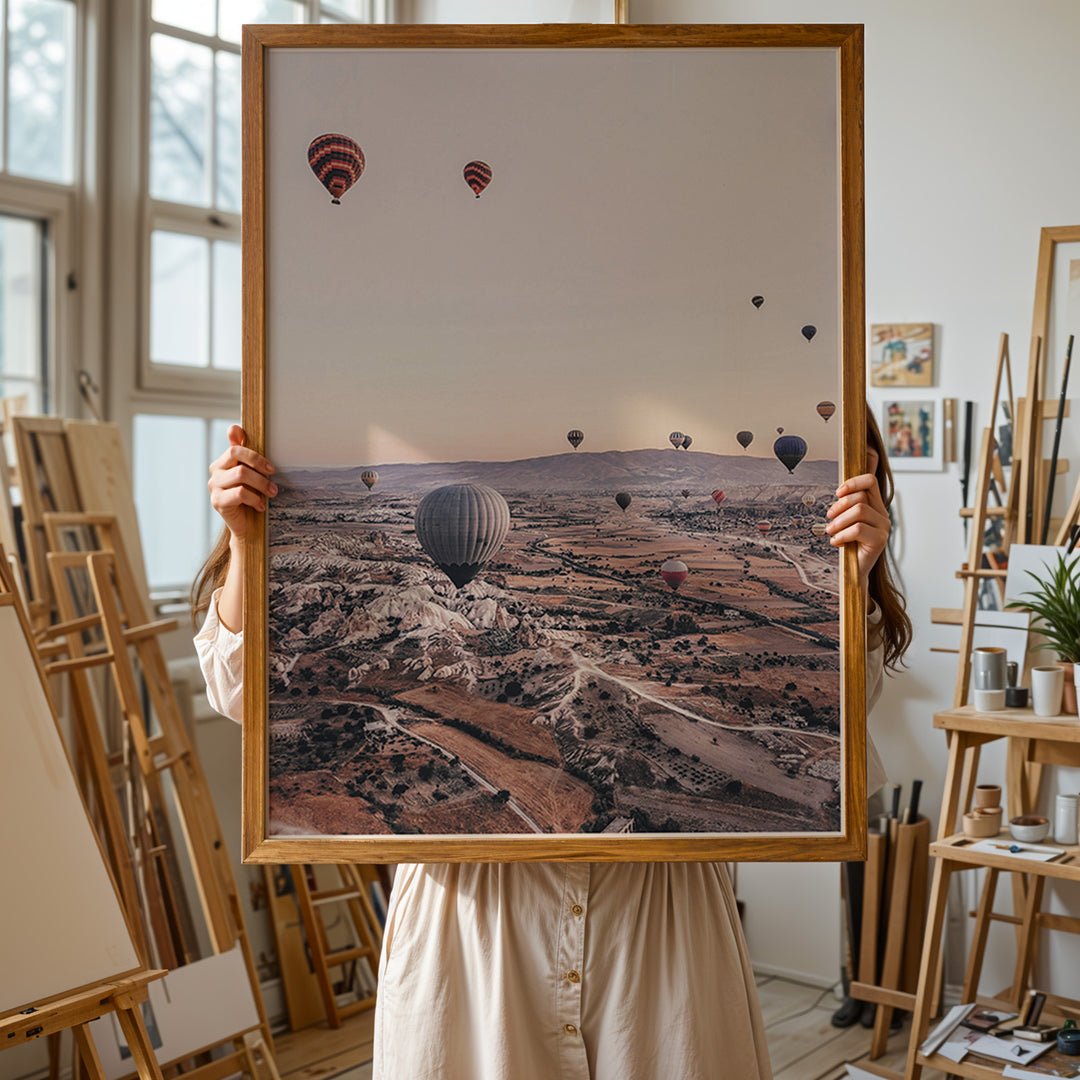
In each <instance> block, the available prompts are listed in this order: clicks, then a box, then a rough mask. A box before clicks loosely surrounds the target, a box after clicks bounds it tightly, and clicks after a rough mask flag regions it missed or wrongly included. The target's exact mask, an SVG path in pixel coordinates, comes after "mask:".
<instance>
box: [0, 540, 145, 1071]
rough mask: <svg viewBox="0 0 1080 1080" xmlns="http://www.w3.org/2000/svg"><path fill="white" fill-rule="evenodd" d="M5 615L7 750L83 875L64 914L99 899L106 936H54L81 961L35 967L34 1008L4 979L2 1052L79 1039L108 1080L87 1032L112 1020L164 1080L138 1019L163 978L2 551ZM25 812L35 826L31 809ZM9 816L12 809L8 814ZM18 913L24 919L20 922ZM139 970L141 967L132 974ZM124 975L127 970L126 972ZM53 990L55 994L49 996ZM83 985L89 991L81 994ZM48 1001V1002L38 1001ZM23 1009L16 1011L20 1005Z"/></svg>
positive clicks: (88, 1060)
mask: <svg viewBox="0 0 1080 1080" xmlns="http://www.w3.org/2000/svg"><path fill="white" fill-rule="evenodd" d="M0 611H3V613H4V627H5V637H4V641H5V642H6V650H7V651H8V652H9V653H11V654H15V655H7V656H5V659H6V660H7V662H8V663H12V664H15V663H16V662H17V661H18V665H17V666H15V667H14V671H15V684H16V685H15V686H13V687H7V688H6V689H7V692H8V693H9V694H11V693H14V694H15V699H14V700H15V703H16V704H15V706H14V707H15V709H16V710H18V714H17V715H11V716H9V717H8V719H9V720H10V722H11V727H10V729H9V740H10V739H11V738H14V739H15V746H16V747H17V748H21V749H22V750H23V751H24V755H23V756H22V757H21V758H19V759H18V760H16V761H15V763H14V764H15V766H16V767H21V768H22V769H23V770H27V769H29V770H30V776H31V777H32V778H34V781H33V782H32V783H31V790H32V791H34V792H38V791H39V790H40V789H41V788H42V786H43V785H41V784H40V783H38V782H37V777H39V776H40V777H44V776H47V777H48V781H49V783H48V790H47V791H45V790H40V798H41V800H42V801H41V806H40V808H39V809H43V808H45V807H46V806H49V805H51V806H55V807H59V808H60V809H59V810H58V811H56V813H57V814H58V815H59V816H57V817H53V818H50V819H49V820H48V821H47V823H43V821H42V820H41V819H42V818H44V817H45V814H44V813H42V814H41V817H40V818H39V821H38V828H39V829H42V828H44V829H47V830H48V831H47V833H46V836H45V837H44V843H45V844H46V845H49V844H50V842H59V841H60V840H61V838H63V840H64V843H66V845H67V851H68V857H69V859H70V858H74V859H76V860H77V861H78V864H79V872H80V873H81V874H82V881H81V882H80V884H82V885H83V888H84V890H85V891H84V893H83V894H82V895H81V896H80V894H79V892H78V891H77V890H74V891H72V892H71V893H70V897H69V900H68V901H67V902H68V905H69V906H68V908H67V909H65V911H66V912H67V913H68V914H74V913H75V912H76V911H77V910H78V909H79V907H80V905H81V904H83V903H87V902H91V901H89V900H88V898H87V896H88V894H90V895H92V896H93V898H94V899H93V901H92V903H93V904H94V905H95V906H94V907H93V909H92V910H93V912H94V924H93V925H94V929H95V930H97V931H99V932H100V933H101V934H102V935H103V937H102V938H101V940H100V941H95V942H92V943H91V942H89V941H88V939H87V936H86V935H85V934H83V933H80V932H78V931H72V930H69V929H68V927H66V926H61V927H60V928H58V929H57V930H55V931H54V933H55V934H57V935H58V936H59V937H60V939H61V943H62V947H64V946H66V947H67V948H68V949H73V948H74V947H75V946H76V944H77V945H78V949H79V951H80V953H81V955H80V956H79V957H78V958H77V959H72V958H69V957H68V956H67V955H66V953H64V952H62V953H61V955H59V956H56V957H55V958H54V960H55V963H56V968H57V969H58V972H59V973H58V974H57V973H53V972H51V971H50V972H49V974H48V975H46V976H40V975H38V974H37V972H36V967H37V965H35V971H34V972H33V973H32V974H30V976H29V977H30V979H31V981H32V982H35V983H36V987H37V989H36V991H27V993H28V995H29V996H30V1000H23V1001H22V1002H19V1003H18V1004H17V1005H15V1006H14V1007H10V1005H9V1003H10V1001H11V999H12V986H13V985H14V986H19V985H25V983H20V982H17V981H15V982H13V981H12V980H18V979H20V972H19V971H18V970H10V969H9V970H5V972H4V978H5V980H7V981H6V982H5V983H4V984H3V987H2V991H0V992H2V995H3V999H4V1000H3V1007H4V1009H3V1012H2V1013H0V1050H2V1049H4V1048H6V1047H11V1046H17V1045H21V1044H23V1043H25V1042H28V1041H29V1040H32V1039H38V1038H41V1037H43V1036H44V1037H46V1038H48V1039H50V1040H51V1039H52V1038H54V1037H55V1036H58V1035H59V1034H60V1033H61V1032H63V1031H65V1030H68V1029H71V1030H72V1031H73V1033H74V1036H75V1041H76V1045H77V1046H79V1047H80V1048H81V1049H82V1050H83V1052H84V1061H85V1065H86V1068H87V1070H88V1071H89V1074H90V1076H91V1077H92V1080H105V1077H104V1073H103V1071H102V1069H101V1063H100V1061H99V1060H98V1057H97V1054H96V1052H95V1051H94V1047H93V1040H92V1039H91V1037H90V1035H89V1032H88V1030H87V1024H89V1023H90V1021H92V1020H95V1019H97V1018H98V1017H100V1016H104V1015H106V1014H108V1013H114V1014H115V1015H116V1017H117V1019H118V1021H119V1023H120V1025H121V1028H122V1029H123V1031H124V1034H125V1037H126V1039H127V1041H128V1045H129V1048H130V1051H131V1055H132V1061H133V1063H134V1066H135V1068H136V1070H137V1072H138V1074H139V1076H141V1077H143V1078H144V1080H162V1074H161V1070H160V1068H159V1067H158V1063H157V1060H156V1058H155V1056H154V1051H153V1048H152V1046H151V1044H150V1038H149V1035H148V1034H147V1031H146V1027H145V1025H144V1023H143V1019H142V1015H141V1011H140V1010H141V1004H142V1002H143V1001H145V1000H146V997H147V985H148V984H149V983H150V982H152V981H154V980H155V979H158V978H160V977H162V976H163V975H164V974H165V972H163V971H155V970H152V969H149V968H147V967H146V966H145V965H143V964H139V963H138V960H139V955H138V951H137V949H136V947H135V943H134V941H133V940H132V939H131V936H130V933H131V922H130V920H129V919H128V915H127V911H126V909H125V908H124V905H123V904H122V903H121V900H120V896H119V894H118V893H117V891H116V884H115V881H113V880H112V879H111V878H110V877H109V875H108V871H107V868H106V864H105V862H104V853H103V852H102V850H101V847H100V844H97V842H96V836H95V834H94V832H93V829H92V827H91V823H90V821H89V815H87V813H86V807H85V804H84V803H82V802H81V800H80V798H79V794H78V786H77V784H76V782H75V778H74V774H73V772H72V771H71V770H70V760H67V759H66V758H65V754H64V751H63V740H62V738H61V736H60V731H59V727H58V725H57V723H56V713H55V710H54V708H53V705H52V701H51V699H50V697H49V692H48V683H47V679H46V675H45V672H44V669H43V668H42V666H41V662H40V660H39V659H38V657H37V654H36V652H35V650H34V648H33V634H32V631H31V627H30V621H29V618H28V616H27V614H26V612H25V610H24V608H23V605H22V603H21V600H20V598H19V595H18V593H17V592H16V591H15V586H14V581H13V578H12V576H11V573H10V571H9V569H8V561H7V555H6V553H5V551H4V549H3V547H0ZM13 619H14V622H13ZM20 635H21V637H20ZM27 675H28V676H29V677H28V679H27ZM20 676H21V677H20ZM38 722H41V723H42V724H44V725H47V726H48V727H50V728H51V730H45V728H44V727H42V726H33V725H35V724H37V723H38ZM12 798H14V796H12ZM20 805H21V806H22V805H23V804H22V803H20ZM23 808H24V809H25V811H26V812H27V813H29V814H30V815H31V816H33V814H34V807H33V806H23ZM10 809H11V808H10V807H5V813H8V812H10ZM83 840H85V841H88V847H87V846H84V845H83V844H82V841H83ZM27 850H29V849H28V848H27V845H26V844H25V843H23V844H19V843H16V845H15V846H14V850H8V851H6V854H7V856H8V859H9V860H10V859H12V858H14V859H15V866H14V872H15V873H16V875H18V874H19V873H20V863H19V859H20V853H22V855H23V857H24V861H25V853H26V851H27ZM50 854H51V855H53V856H54V857H58V855H59V853H58V852H57V851H55V850H53V851H50ZM5 888H6V889H11V891H12V893H15V892H16V891H17V890H20V889H25V888H26V883H25V882H20V881H16V880H13V881H11V882H9V883H7V884H6V886H5ZM50 903H52V904H54V906H55V903H63V898H55V899H54V900H53V901H50ZM39 905H40V897H38V896H36V895H35V896H34V897H33V898H32V900H24V901H23V903H22V904H21V905H20V904H19V902H18V900H17V899H16V901H15V908H14V911H15V912H16V913H17V914H16V917H17V918H21V919H24V920H25V921H26V923H27V924H28V925H15V924H13V925H10V926H9V927H8V928H7V930H8V933H9V934H11V935H19V934H23V935H28V936H29V938H30V939H31V940H33V939H34V938H35V937H36V936H37V935H36V929H35V926H34V925H33V923H34V921H35V919H37V920H39V921H40V920H41V919H42V918H44V917H45V916H44V915H39V914H37V909H38V908H39ZM20 912H21V915H19V914H18V913H20ZM50 925H54V924H50ZM4 955H5V956H6V958H7V963H11V962H12V956H13V955H14V961H13V962H14V964H15V966H16V967H21V970H22V972H23V975H22V977H23V978H26V977H27V973H28V972H29V971H30V968H29V967H28V965H27V964H26V961H25V954H23V955H22V956H21V957H20V952H19V951H18V949H17V948H16V949H15V951H14V953H12V952H10V951H6V952H5V953H4ZM131 961H136V963H135V964H131V963H130V962H131ZM69 965H70V971H71V972H72V974H70V975H69V976H68V977H70V978H71V979H72V982H74V983H76V985H74V986H71V987H70V988H69V989H67V990H62V991H60V992H59V993H52V992H50V991H51V990H52V988H53V987H55V985H56V984H57V983H60V984H61V985H62V983H63V981H64V979H65V975H64V972H65V971H68V970H69ZM129 965H130V966H129ZM125 967H127V968H129V969H128V970H124V968H125ZM91 968H94V969H97V972H98V973H99V974H97V977H96V978H92V979H90V980H87V979H86V976H87V975H90V974H91ZM109 969H113V972H114V973H112V974H110V973H109ZM74 971H79V972H81V973H82V976H81V977H76V976H75V975H74V974H73V973H74ZM47 983H51V984H52V985H51V986H48V988H47ZM80 983H81V984H82V985H78V984H80ZM42 991H44V996H37V995H40V994H41V993H42ZM15 1000H16V1001H18V999H17V998H16V999H15Z"/></svg>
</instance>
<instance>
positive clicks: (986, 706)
mask: <svg viewBox="0 0 1080 1080" xmlns="http://www.w3.org/2000/svg"><path fill="white" fill-rule="evenodd" d="M974 697H975V709H976V711H977V712H997V711H998V710H999V709H1004V708H1005V687H1004V686H1003V687H1002V688H1001V689H1000V690H976V691H975V692H974Z"/></svg>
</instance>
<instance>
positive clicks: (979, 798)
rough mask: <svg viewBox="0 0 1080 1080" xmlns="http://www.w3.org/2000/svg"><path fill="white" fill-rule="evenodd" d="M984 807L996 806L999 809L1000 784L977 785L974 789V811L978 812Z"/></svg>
mask: <svg viewBox="0 0 1080 1080" xmlns="http://www.w3.org/2000/svg"><path fill="white" fill-rule="evenodd" d="M984 806H996V807H998V808H999V809H1000V807H1001V785H1000V784H979V785H978V787H976V788H975V809H976V810H978V809H980V808H981V807H984Z"/></svg>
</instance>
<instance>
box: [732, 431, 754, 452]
mask: <svg viewBox="0 0 1080 1080" xmlns="http://www.w3.org/2000/svg"><path fill="white" fill-rule="evenodd" d="M735 438H736V439H737V440H738V443H739V445H740V446H741V447H742V448H743V449H744V450H745V449H746V448H747V447H748V446H749V445H750V444H751V443H752V442H753V441H754V433H753V432H752V431H740V432H739V433H738V434H737V435H736V436H735Z"/></svg>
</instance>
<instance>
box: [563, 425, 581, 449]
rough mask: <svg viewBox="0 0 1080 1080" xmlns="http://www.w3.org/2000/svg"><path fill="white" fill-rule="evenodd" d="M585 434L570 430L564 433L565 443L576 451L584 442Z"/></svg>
mask: <svg viewBox="0 0 1080 1080" xmlns="http://www.w3.org/2000/svg"><path fill="white" fill-rule="evenodd" d="M584 439H585V432H584V431H578V429H577V428H572V429H571V430H570V431H568V432H567V433H566V441H567V442H568V443H569V444H570V445H571V446H572V447H573V448H574V449H575V450H576V449H577V448H578V447H579V446H580V445H581V444H582V442H583V441H584Z"/></svg>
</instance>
